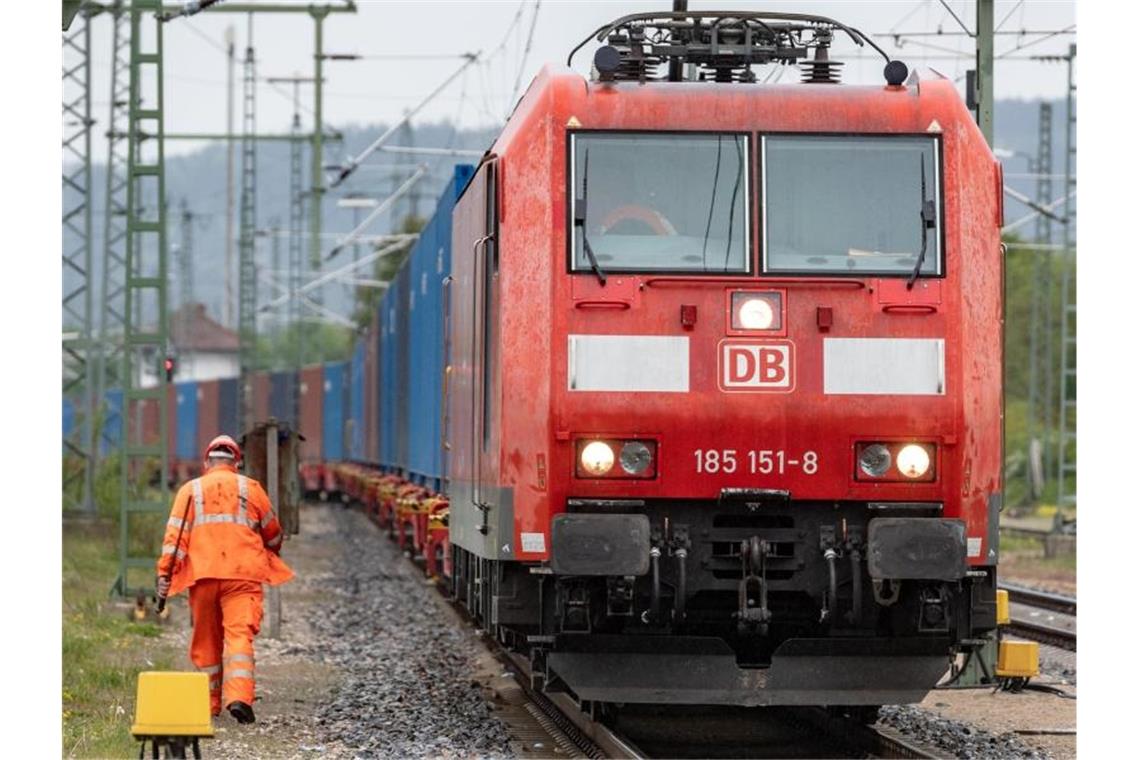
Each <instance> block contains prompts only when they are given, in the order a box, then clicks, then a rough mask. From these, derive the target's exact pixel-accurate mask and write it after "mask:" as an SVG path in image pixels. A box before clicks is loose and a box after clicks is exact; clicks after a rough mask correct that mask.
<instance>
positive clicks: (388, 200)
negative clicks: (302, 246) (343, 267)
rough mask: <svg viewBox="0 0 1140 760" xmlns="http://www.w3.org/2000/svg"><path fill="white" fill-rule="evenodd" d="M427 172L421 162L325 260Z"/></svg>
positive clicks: (349, 242) (352, 239) (390, 205)
mask: <svg viewBox="0 0 1140 760" xmlns="http://www.w3.org/2000/svg"><path fill="white" fill-rule="evenodd" d="M427 172H428V167H427V164H421V165H420V167H419V168H418V169H416V171H415V173H414V174H412V175H411V176H410V177H408V178H407V179H406V180H404V182H403V184H401V185H400V186H399V187H398V188H396V191H395V192H394V193H392V194H391V195H389V196H388V197H387V198H385V199H384V200H383V202H381V203H380V205H378V206H377V207H376V208H374V209H372V212H371V213H370V214H368V216H366V217H364V219H363V220H361V222H360V224H358V225H357V226H356V229H354V230H353V231H352V232H350V233H348V235H347V236H346V237H345V238H344V240H342V241H340V242H339V243H338V244H337V245H336V246H335V247H334V248H333V249H332V250H331V251H329V255H328V256H327V257H326V261H327V260H330V259H332V258H333V257H335V256H336V255H337V254H338V253H340V252H341V251H342V250H343V249H344V248H346V247H347V246H349V245H352V243H354V242H355V241H356V240H357V238H359V237H360V236H361V234H363V232H364V230H366V229H368V227H369V226H370V225H371V224H372V222H374V221H375V220H376V219H377V218H378V217H379V216H380V215H381V214H383V213H384V212H385V211H387V210H388V209H389V208H391V207H392V205H393V204H394V203H395V202H396V201H398V200H399V199H400V198H401V197H403V196H404V194H405V193H407V192H408V191H409V190H411V189H412V187H414V186H415V184H416V183H417V182H419V181H420V178H421V177H423V176H424V175H425V174H427Z"/></svg>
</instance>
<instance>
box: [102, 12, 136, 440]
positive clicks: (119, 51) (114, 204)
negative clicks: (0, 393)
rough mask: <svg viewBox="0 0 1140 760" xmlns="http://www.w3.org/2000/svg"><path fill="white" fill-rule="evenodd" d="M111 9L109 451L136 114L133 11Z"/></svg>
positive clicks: (105, 337)
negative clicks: (133, 99)
mask: <svg viewBox="0 0 1140 760" xmlns="http://www.w3.org/2000/svg"><path fill="white" fill-rule="evenodd" d="M108 10H109V11H110V14H111V20H112V30H111V93H110V95H111V99H110V104H109V106H110V107H109V114H108V118H107V163H106V166H105V167H104V171H105V175H106V184H105V185H104V196H103V201H104V206H103V271H102V273H101V276H100V282H101V287H100V290H99V293H100V297H99V368H98V372H97V382H96V386H95V392H96V397H97V399H98V402H99V403H100V404H101V405H102V406H103V424H102V426H101V430H102V435H101V438H102V440H101V441H100V446H101V447H103V448H106V449H107V450H108V451H109V450H113V449H120V448H121V447H122V427H123V419H125V417H124V415H123V414H122V409H121V403H120V404H112V403H109V402H108V399H107V397H106V393H107V391H108V390H110V389H121V387H122V383H121V382H120V377H119V375H120V370H121V369H122V363H123V335H124V333H125V332H126V323H127V315H126V312H125V311H124V305H125V300H124V295H123V290H124V288H125V287H126V280H127V277H126V271H127V270H126V262H127V153H128V140H127V130H128V124H127V122H128V119H129V117H130V108H129V106H130V68H131V61H130V55H131V36H130V14H129V13H128V12H127V11H126V10H125V9H124V6H123V2H122V1H121V0H118V1H117V2H116V3H115V4H114V5H113V6H112V7H111V8H109V9H108Z"/></svg>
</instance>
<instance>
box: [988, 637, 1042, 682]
mask: <svg viewBox="0 0 1140 760" xmlns="http://www.w3.org/2000/svg"><path fill="white" fill-rule="evenodd" d="M1039 672H1040V671H1039V669H1038V646H1037V642H1036V641H1003V642H1001V647H1000V648H999V649H998V661H997V672H996V673H995V675H997V676H998V677H999V678H1036V677H1037V674H1038V673H1039Z"/></svg>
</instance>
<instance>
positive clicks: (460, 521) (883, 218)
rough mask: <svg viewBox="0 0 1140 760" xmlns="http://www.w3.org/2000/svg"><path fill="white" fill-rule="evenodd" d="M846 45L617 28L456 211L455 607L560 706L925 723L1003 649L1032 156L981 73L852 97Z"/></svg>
mask: <svg viewBox="0 0 1140 760" xmlns="http://www.w3.org/2000/svg"><path fill="white" fill-rule="evenodd" d="M841 36H849V37H850V38H851V39H852V40H854V41H855V42H856V43H858V44H864V43H865V42H866V43H869V44H871V45H872V46H873V43H870V40H868V39H867V38H866V37H864V36H863V35H862V34H860V33H859V32H857V31H856V30H853V29H849V28H848V27H845V26H843V25H841V24H839V23H838V22H834V21H831V20H828V19H824V18H821V17H816V16H804V15H799V14H772V13H733V14H726V13H711V12H710V13H697V12H685V13H672V14H669V13H665V14H637V15H632V16H626V17H624V18H622V19H619V20H617V21H615V22H614V23H613V24H610V25H608V26H607V27H605V28H603V29H601V30H599V32H598V34H597V35H596V40H597V41H598V42H599V43H603V44H602V45H601V46H600V47H599V48H598V49H597V51H596V53H595V57H594V72H593V75H592V76H591V78H589V79H585V78H583V77H582V76H580V75H578V74H576V73H574V72H573V71H572V70H570V69H569V68H561V67H554V66H548V67H547V68H545V69H543V71H542V72H541V73H540V74H539V76H538V77H537V78H536V79H535V81H534V82H533V83H532V84H531V86H530V88H529V89H528V90H527V92H526V94H525V95H524V97H523V98H522V100H521V101H520V102H519V104H518V106H517V107H516V109H515V111H514V113H513V115H512V116H511V118H510V120H509V122H508V123H507V125H506V127H505V128H504V130H503V132H502V134H501V135H500V136H499V138H498V139H497V140H496V141H495V143H494V145H493V146H492V148H491V149H490V151H489V152H488V153H487V155H486V156H485V158H484V159H483V161H482V162H481V164H480V166H479V167H478V169H477V172H476V174H475V176H474V177H473V178H472V180H471V182H470V183H469V184H468V185H467V187H466V189H465V190H464V191H463V194H462V196H461V197H460V199H459V200H458V202H457V204H456V208H455V211H454V215H453V217H452V223H453V231H452V252H453V256H452V277H451V279H450V281H449V282H448V283H447V284H446V285H445V291H446V292H445V318H446V333H445V352H446V353H445V356H446V357H447V359H446V360H447V365H448V366H447V370H446V376H445V380H444V388H443V393H444V394H445V407H444V409H443V410H442V411H443V415H444V420H443V424H444V449H445V455H444V483H445V492H446V494H447V496H448V497H449V498H450V515H449V519H450V542H451V547H452V551H453V556H452V559H453V568H452V574H453V588H454V591H455V593H456V595H457V596H458V597H459V598H460V599H462V600H463V601H464V602H465V603H466V604H467V606H468V607H469V608H470V610H471V611H472V613H473V614H474V615H475V616H476V617H477V618H478V619H479V620H480V621H481V623H482V624H483V625H484V626H485V627H486V628H487V629H488V630H490V631H494V632H495V633H496V634H497V635H498V636H499V637H500V638H501V639H502V640H504V641H506V642H508V643H510V644H512V645H514V646H518V647H524V648H527V649H528V650H529V651H530V653H531V659H532V661H533V662H534V663H535V665H536V672H538V673H541V674H542V677H543V678H544V679H545V682H546V686H547V687H548V688H551V689H555V688H560V689H569V690H570V691H572V692H573V693H574V694H575V695H576V696H577V697H578V698H579V699H580V700H583V701H589V702H600V703H614V702H643V703H651V702H676V703H721V704H743V705H756V704H817V705H819V704H823V705H851V706H859V705H871V706H873V705H880V704H884V703H894V702H910V701H917V700H920V699H922V697H923V696H924V695H925V694H926V692H927V690H929V689H930V688H931V687H932V686H933V685H934V684H935V682H936V681H937V680H938V679H939V677H940V676H941V675H942V674H943V673H944V671H945V670H946V666H947V659H948V656H950V655H952V654H953V653H955V652H961V651H963V650H965V649H968V648H969V647H971V646H974V645H976V644H977V642H978V641H979V639H980V638H981V637H982V636H983V635H984V634H985V633H987V632H988V631H990V630H992V629H993V628H994V626H995V600H994V596H995V591H994V589H995V577H994V574H995V566H996V564H997V550H998V546H997V513H998V510H999V509H1000V507H1001V492H1002V473H1001V461H1002V460H1001V451H1002V438H1001V428H1002V353H1001V351H1002V349H1001V345H1002V341H1001V335H1002V254H1001V250H1000V245H1001V242H1000V235H999V228H1000V224H1001V219H1002V209H1001V185H1002V181H1001V169H1000V165H999V164H998V163H997V161H995V159H994V157H993V155H992V153H991V152H990V150H989V148H988V147H987V145H986V143H985V141H984V139H983V137H982V135H981V132H980V131H979V130H978V128H977V127H976V126H975V124H974V122H973V120H972V118H971V115H970V113H969V112H968V110H967V109H966V107H965V105H964V104H963V102H962V100H961V99H960V97H959V96H958V94H957V92H956V90H955V88H954V86H953V84H952V83H951V82H950V81H947V80H945V79H941V78H939V79H921V80H920V79H919V78H918V77H917V76H914V75H912V76H910V77H909V78H908V77H907V71H906V67H905V66H904V65H902V64H901V63H899V62H892V61H888V65H887V67H886V70H885V72H884V76H885V78H886V80H887V81H886V83H885V84H883V85H872V86H849V85H841V84H839V83H838V71H839V67H840V65H841V64H840V62H838V61H836V60H833V59H831V58H830V57H829V50H830V47H831V45H832V43H833V42H834V41H835V40H836V38H838V37H841ZM583 44H585V43H583ZM579 47H582V46H581V45H580V46H579ZM880 52H882V51H880ZM884 58H886V56H885V54H884ZM758 64H785V65H793V66H794V65H798V66H800V67H801V68H802V70H803V77H804V80H805V81H804V82H802V83H796V84H764V83H761V82H758V81H757V77H756V74H755V73H754V68H753V67H754V66H756V65H758Z"/></svg>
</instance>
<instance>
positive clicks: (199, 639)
mask: <svg viewBox="0 0 1140 760" xmlns="http://www.w3.org/2000/svg"><path fill="white" fill-rule="evenodd" d="M261 600H262V591H261V584H260V583H258V582H257V581H238V580H223V579H219V578H202V579H199V580H198V581H197V582H196V583H195V584H194V585H193V586H191V587H190V611H191V614H192V615H193V616H194V633H193V634H192V635H191V637H190V661H191V662H193V663H194V666H195V667H196V668H198V670H200V671H202V672H204V673H206V674H207V675H208V676H209V679H210V711H211V712H212V713H213V714H214V715H218V714H219V713H220V712H221V710H222V706H223V705H225V706H227V707H228V706H229V705H230V703H232V702H245V703H246V704H247V705H250V706H253V692H254V678H253V637H254V636H256V635H257V632H258V631H260V630H261V614H262V605H261Z"/></svg>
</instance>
